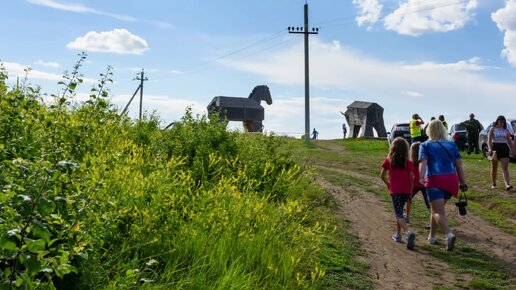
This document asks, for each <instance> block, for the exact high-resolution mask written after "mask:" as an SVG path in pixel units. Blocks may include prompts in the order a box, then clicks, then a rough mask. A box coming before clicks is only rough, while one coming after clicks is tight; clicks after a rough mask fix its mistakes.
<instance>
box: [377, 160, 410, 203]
mask: <svg viewBox="0 0 516 290" xmlns="http://www.w3.org/2000/svg"><path fill="white" fill-rule="evenodd" d="M382 168H384V169H386V170H388V171H389V184H390V186H389V191H390V193H391V195H393V194H412V192H411V190H412V189H411V188H410V173H411V172H413V171H414V164H412V161H410V160H408V161H407V166H405V168H404V169H401V168H394V167H392V166H391V160H390V159H389V157H387V158H385V160H384V161H383V163H382Z"/></svg>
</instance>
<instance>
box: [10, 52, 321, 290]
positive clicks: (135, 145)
mask: <svg viewBox="0 0 516 290" xmlns="http://www.w3.org/2000/svg"><path fill="white" fill-rule="evenodd" d="M85 57H86V56H85V55H84V54H81V55H80V59H79V61H78V62H77V63H76V64H75V66H74V70H73V71H72V72H71V74H70V75H65V77H64V81H63V82H61V84H62V85H63V93H62V94H59V95H55V96H53V97H54V102H52V103H51V104H46V103H44V102H42V100H41V99H42V98H41V96H40V94H39V91H38V90H37V89H33V88H30V87H26V86H24V85H22V86H21V87H16V88H9V87H8V86H7V85H6V79H7V74H6V73H5V72H4V71H2V70H0V77H1V78H0V110H1V112H2V113H1V114H0V138H2V139H1V143H0V172H2V174H1V175H0V187H1V189H2V194H0V214H1V215H0V270H1V271H0V277H1V278H0V281H2V282H0V289H13V288H24V289H33V288H39V289H55V288H58V289H69V288H71V287H73V288H74V289H125V288H131V289H133V288H152V289H155V288H157V289H170V288H187V289H228V288H229V289H231V288H232V289H260V288H261V289H291V288H311V287H314V286H313V285H314V282H315V281H316V280H318V279H319V278H320V277H321V276H323V275H324V271H323V270H322V269H321V267H320V266H319V262H318V259H317V256H316V255H317V252H318V250H319V247H320V245H321V243H322V238H323V236H324V233H325V227H324V226H323V225H320V224H319V223H317V221H316V219H315V218H314V217H313V215H310V213H309V210H310V209H311V208H310V207H309V205H310V200H311V197H310V196H313V195H315V194H314V192H317V190H318V189H316V188H314V187H313V185H311V184H309V183H308V182H307V181H306V180H305V178H304V175H303V174H304V170H303V169H302V168H301V167H300V166H299V165H297V164H296V163H295V162H294V161H293V159H292V158H291V156H290V155H289V154H288V153H285V152H284V151H279V150H278V148H279V147H280V145H281V142H282V141H281V140H280V139H277V138H275V137H271V136H256V135H242V134H237V133H233V132H228V131H226V129H225V124H224V123H223V122H220V121H218V120H216V119H213V118H209V117H206V116H196V117H194V116H193V115H192V113H191V110H187V111H186V113H185V115H184V117H183V118H182V120H181V121H180V122H178V123H177V125H176V126H174V127H173V128H171V129H167V130H163V129H161V128H160V120H159V118H158V117H157V116H155V115H152V114H151V115H146V116H144V118H143V119H142V120H139V121H135V122H132V121H131V120H129V119H127V118H126V117H124V116H120V115H119V114H118V112H117V110H116V109H115V108H114V107H113V106H112V105H111V104H110V103H109V99H108V90H107V87H106V85H107V84H108V83H110V81H111V80H110V76H111V72H110V67H108V70H107V72H106V73H105V74H101V79H100V81H99V84H98V85H97V86H96V87H94V88H93V89H92V94H91V95H90V98H89V99H88V100H87V101H86V102H83V103H74V101H73V99H74V95H75V89H76V88H77V86H78V85H79V84H81V83H82V80H81V75H80V73H79V68H80V66H81V63H82V61H83V60H84V59H85Z"/></svg>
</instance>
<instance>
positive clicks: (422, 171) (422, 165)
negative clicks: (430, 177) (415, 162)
mask: <svg viewBox="0 0 516 290" xmlns="http://www.w3.org/2000/svg"><path fill="white" fill-rule="evenodd" d="M427 162H428V161H427V160H426V159H421V160H419V183H421V184H423V185H424V184H425V174H426V165H427Z"/></svg>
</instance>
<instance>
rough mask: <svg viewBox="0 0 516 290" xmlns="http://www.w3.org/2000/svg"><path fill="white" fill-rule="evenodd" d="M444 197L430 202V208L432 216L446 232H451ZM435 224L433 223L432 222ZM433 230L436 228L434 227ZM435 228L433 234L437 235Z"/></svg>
mask: <svg viewBox="0 0 516 290" xmlns="http://www.w3.org/2000/svg"><path fill="white" fill-rule="evenodd" d="M444 203H445V202H444V199H437V200H433V201H431V202H430V208H431V209H432V217H433V218H434V220H435V222H436V223H437V224H438V225H439V227H441V229H442V230H443V232H444V233H445V234H448V233H449V232H450V228H449V227H448V219H446V215H445V211H444ZM432 225H433V223H432ZM431 230H434V229H433V227H432V229H431ZM436 230H437V229H435V230H434V231H433V232H431V234H433V235H432V236H435V231H436Z"/></svg>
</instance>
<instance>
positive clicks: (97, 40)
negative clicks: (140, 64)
mask: <svg viewBox="0 0 516 290" xmlns="http://www.w3.org/2000/svg"><path fill="white" fill-rule="evenodd" d="M66 47H68V48H75V49H81V50H86V51H99V52H112V53H124V54H125V53H130V54H141V53H143V52H144V51H146V50H148V49H149V46H148V45H147V41H145V40H144V39H143V38H141V37H139V36H137V35H134V34H132V33H131V32H129V31H127V30H126V29H114V30H112V31H104V32H96V31H90V32H88V33H86V35H84V36H82V37H77V38H76V39H75V40H74V41H72V42H70V43H68V44H67V45H66Z"/></svg>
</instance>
